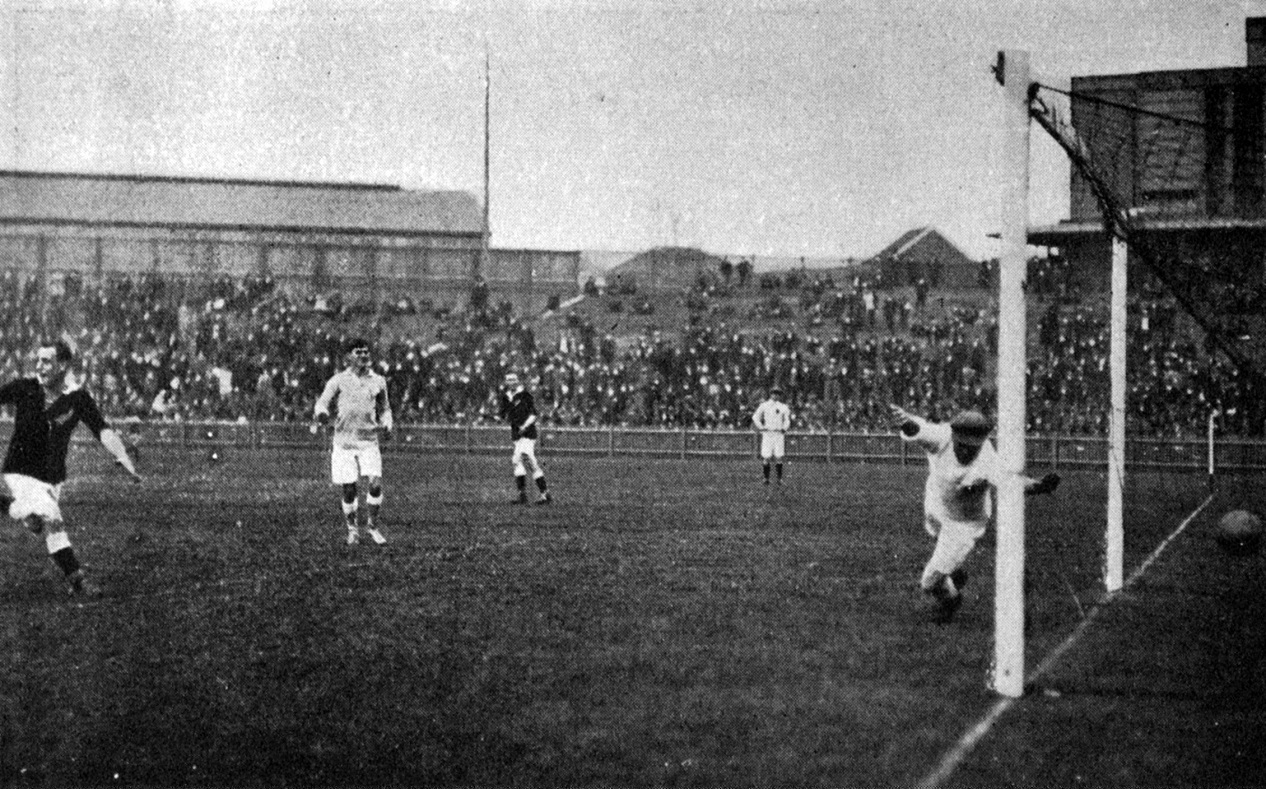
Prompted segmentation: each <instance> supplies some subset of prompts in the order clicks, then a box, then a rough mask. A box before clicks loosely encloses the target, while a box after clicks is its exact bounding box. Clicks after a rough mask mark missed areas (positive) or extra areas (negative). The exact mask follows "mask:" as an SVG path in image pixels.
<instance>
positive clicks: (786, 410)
mask: <svg viewBox="0 0 1266 789" xmlns="http://www.w3.org/2000/svg"><path fill="white" fill-rule="evenodd" d="M752 424H753V425H755V426H756V429H757V430H771V431H775V432H779V433H785V432H787V431H788V430H790V429H791V408H790V407H789V406H788V405H787V404H786V403H780V402H778V401H777V400H774V399H772V398H771V399H769V400H766V401H764V402H763V403H761V404H760V405H759V406H757V408H756V413H754V414H752Z"/></svg>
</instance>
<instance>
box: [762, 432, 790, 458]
mask: <svg viewBox="0 0 1266 789" xmlns="http://www.w3.org/2000/svg"><path fill="white" fill-rule="evenodd" d="M786 438H787V436H786V434H785V433H783V432H782V431H781V430H768V431H766V432H764V433H761V434H760V456H761V459H763V460H769V459H770V458H776V459H777V460H782V457H783V452H784V449H785V447H786Z"/></svg>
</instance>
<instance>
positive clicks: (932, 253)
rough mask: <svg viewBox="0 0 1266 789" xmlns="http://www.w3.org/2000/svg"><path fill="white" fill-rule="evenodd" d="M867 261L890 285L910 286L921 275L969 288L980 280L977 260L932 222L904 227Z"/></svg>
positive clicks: (945, 285) (945, 284)
mask: <svg viewBox="0 0 1266 789" xmlns="http://www.w3.org/2000/svg"><path fill="white" fill-rule="evenodd" d="M866 263H867V264H869V265H871V266H873V267H875V268H877V269H878V270H879V271H880V272H881V275H882V277H883V279H884V281H885V282H888V283H891V284H893V285H913V284H914V283H915V282H917V281H918V280H919V279H920V278H923V279H924V280H926V281H927V282H928V283H930V284H931V285H932V286H933V287H942V288H970V287H976V286H977V284H978V282H979V274H980V263H979V261H975V260H972V259H971V257H970V256H968V255H967V253H965V252H963V251H962V250H961V249H959V248H958V246H957V245H956V244H955V243H954V242H953V241H950V240H949V239H948V238H946V237H945V236H944V235H943V234H942V233H941V232H940V231H939V230H937V229H936V228H935V227H932V226H931V225H927V226H925V227H917V228H914V229H912V230H907V231H906V232H904V233H902V234H901V235H900V236H898V237H897V238H896V240H894V241H893V242H892V243H891V244H889V245H888V246H886V247H884V248H883V249H881V250H880V251H879V252H878V253H876V254H875V255H874V256H872V257H871V258H870V259H869V260H867V261H866Z"/></svg>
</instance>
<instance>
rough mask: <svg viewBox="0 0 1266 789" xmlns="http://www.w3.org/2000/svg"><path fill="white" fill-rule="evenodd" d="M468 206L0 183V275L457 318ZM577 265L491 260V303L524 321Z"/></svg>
mask: <svg viewBox="0 0 1266 789" xmlns="http://www.w3.org/2000/svg"><path fill="white" fill-rule="evenodd" d="M482 233H483V219H482V216H481V209H480V206H479V204H478V202H477V201H476V199H475V198H474V197H473V196H471V195H469V194H466V193H463V192H456V191H417V190H409V189H403V188H401V187H399V186H394V185H386V184H354V183H316V182H289V181H253V180H233V179H210V178H176V177H154V176H130V175H98V174H85V173H44V172H27V171H0V270H4V271H10V272H13V273H15V274H18V275H20V276H22V277H23V278H28V279H34V280H35V281H36V282H37V283H39V289H38V293H39V294H41V296H42V295H44V294H48V293H53V292H57V291H59V290H61V289H62V288H63V287H64V285H63V283H64V282H65V281H67V280H68V279H69V280H78V281H88V282H90V283H93V284H97V283H100V282H101V281H102V280H103V279H104V278H106V277H111V276H115V275H120V274H124V275H130V276H137V275H142V274H161V275H162V276H163V277H165V278H168V279H182V280H190V281H195V282H203V283H205V282H208V281H211V280H214V279H217V278H220V277H229V278H245V277H250V276H254V277H266V278H269V279H271V280H272V281H274V282H275V283H277V285H278V286H279V287H282V288H284V289H285V290H287V291H288V292H290V293H291V294H293V295H295V296H296V297H303V298H312V297H314V296H316V295H318V294H322V293H332V292H338V293H339V294H340V295H341V297H342V298H343V299H344V300H346V301H348V302H361V303H364V304H371V305H374V304H378V303H381V302H382V301H383V299H384V298H385V297H386V296H388V295H390V296H391V297H392V300H393V301H395V300H397V299H398V298H399V297H401V296H407V297H409V298H410V299H412V300H413V301H417V302H421V301H427V302H430V303H431V304H432V305H434V306H437V307H445V308H450V309H451V308H455V307H459V306H462V305H463V304H464V303H465V302H466V300H467V298H468V296H469V295H470V288H471V283H472V280H473V278H474V276H475V271H476V267H477V265H478V264H479V257H480V254H481V251H482ZM578 269H579V253H578V252H574V251H573V252H559V251H550V250H519V249H513V250H512V249H493V250H490V252H489V260H488V262H487V264H486V265H485V266H483V267H482V268H481V270H480V274H481V276H482V278H483V280H484V281H485V283H486V286H487V289H488V294H489V298H490V300H491V301H492V302H494V303H497V302H500V301H511V302H512V303H513V304H514V306H515V308H516V309H519V310H522V311H524V312H533V311H538V310H540V309H543V308H544V307H545V305H546V304H547V303H549V302H550V301H552V300H559V299H566V298H568V297H570V296H572V295H574V294H575V292H576V281H577V276H578Z"/></svg>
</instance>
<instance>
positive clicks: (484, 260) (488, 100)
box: [475, 35, 492, 281]
mask: <svg viewBox="0 0 1266 789" xmlns="http://www.w3.org/2000/svg"><path fill="white" fill-rule="evenodd" d="M491 108H492V72H491V69H490V68H489V57H488V38H487V36H486V35H485V37H484V226H483V236H482V238H481V239H480V244H479V262H478V264H477V265H476V266H475V280H476V281H478V280H479V278H480V277H481V276H483V274H484V272H486V271H487V269H488V255H489V251H488V244H489V241H490V237H491V235H492V225H491V222H490V219H489V217H490V211H489V207H488V199H489V195H490V194H491V192H492V187H491V181H492V177H491V174H490V170H491V167H490V158H491V157H490V155H489V147H490V142H489V138H490V136H491V121H490V120H489V116H490V115H491Z"/></svg>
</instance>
